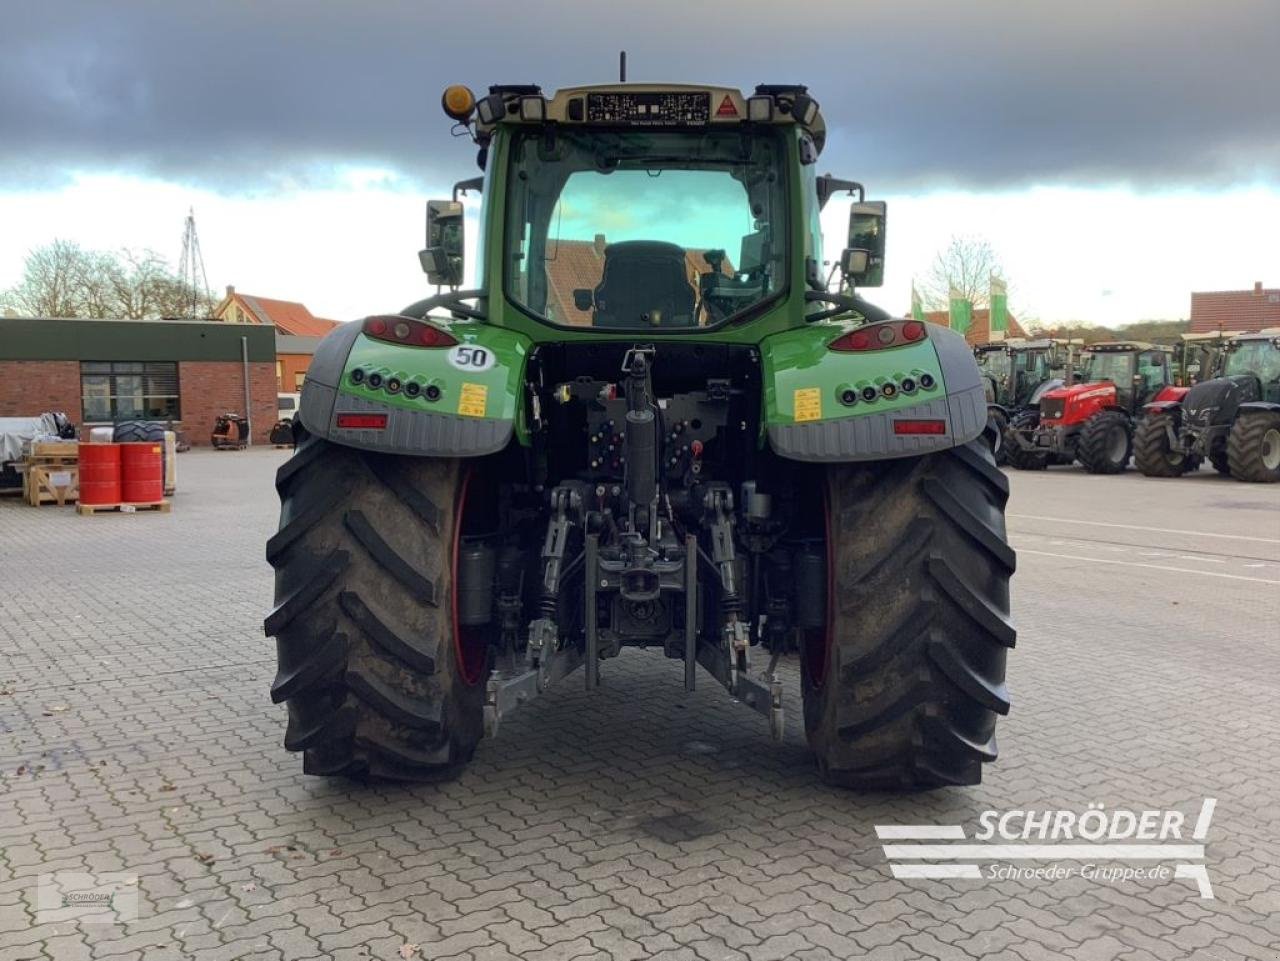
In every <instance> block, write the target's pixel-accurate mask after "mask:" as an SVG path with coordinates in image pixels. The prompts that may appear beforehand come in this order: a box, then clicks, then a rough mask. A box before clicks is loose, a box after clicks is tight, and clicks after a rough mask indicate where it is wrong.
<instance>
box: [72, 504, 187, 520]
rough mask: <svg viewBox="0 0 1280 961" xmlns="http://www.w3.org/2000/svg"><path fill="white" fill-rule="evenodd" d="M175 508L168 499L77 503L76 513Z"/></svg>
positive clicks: (163, 512) (88, 513)
mask: <svg viewBox="0 0 1280 961" xmlns="http://www.w3.org/2000/svg"><path fill="white" fill-rule="evenodd" d="M172 509H173V505H172V504H170V503H169V502H168V501H151V502H149V503H146V504H77V505H76V513H77V514H83V515H85V516H86V517H87V516H89V515H91V514H106V513H109V512H111V511H119V512H120V513H122V514H132V513H134V512H135V511H158V512H159V513H161V514H167V513H169V511H171V510H172Z"/></svg>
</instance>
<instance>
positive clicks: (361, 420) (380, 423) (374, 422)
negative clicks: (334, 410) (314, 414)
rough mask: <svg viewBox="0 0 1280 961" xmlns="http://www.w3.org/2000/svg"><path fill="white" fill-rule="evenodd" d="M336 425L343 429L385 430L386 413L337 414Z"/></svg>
mask: <svg viewBox="0 0 1280 961" xmlns="http://www.w3.org/2000/svg"><path fill="white" fill-rule="evenodd" d="M338 426H339V427H340V428H342V429H343V430H386V429H387V415H386V414H339V415H338Z"/></svg>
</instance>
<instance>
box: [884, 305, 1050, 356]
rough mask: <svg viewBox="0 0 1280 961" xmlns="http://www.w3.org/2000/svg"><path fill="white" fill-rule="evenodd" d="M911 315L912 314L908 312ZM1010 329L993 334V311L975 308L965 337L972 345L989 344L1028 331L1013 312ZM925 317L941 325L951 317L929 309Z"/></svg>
mask: <svg viewBox="0 0 1280 961" xmlns="http://www.w3.org/2000/svg"><path fill="white" fill-rule="evenodd" d="M907 316H908V317H909V316H910V314H907ZM1008 317H1009V329H1008V330H1006V331H1005V332H1004V336H1003V337H992V336H991V311H990V310H988V309H987V308H986V307H975V308H973V318H972V320H971V321H970V324H969V329H968V330H967V331H965V334H964V339H965V340H967V341H968V342H969V345H970V346H971V347H972V346H974V345H976V344H989V343H991V341H992V340H1008V339H1009V338H1011V337H1026V336H1027V332H1026V331H1025V330H1023V329H1022V325H1021V324H1019V323H1018V320H1017V318H1016V317H1014V316H1013V312H1012V311H1009V312H1008ZM924 319H925V320H927V321H928V322H929V323H931V324H937V325H938V326H939V327H949V326H950V325H951V318H950V315H949V314H948V312H947V311H945V310H929V311H925V315H924Z"/></svg>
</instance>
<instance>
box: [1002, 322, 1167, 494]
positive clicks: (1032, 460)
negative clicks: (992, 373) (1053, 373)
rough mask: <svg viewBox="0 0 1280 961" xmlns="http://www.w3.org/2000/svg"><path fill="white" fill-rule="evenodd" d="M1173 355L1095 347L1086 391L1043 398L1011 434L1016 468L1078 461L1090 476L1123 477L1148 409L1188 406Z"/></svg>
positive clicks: (1084, 376)
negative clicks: (1164, 404) (1175, 403)
mask: <svg viewBox="0 0 1280 961" xmlns="http://www.w3.org/2000/svg"><path fill="white" fill-rule="evenodd" d="M1172 361H1173V348H1171V347H1161V346H1157V345H1154V344H1141V343H1134V342H1131V341H1122V342H1115V343H1103V344H1094V345H1093V346H1091V347H1090V348H1089V352H1088V353H1087V354H1086V355H1085V362H1084V369H1083V371H1082V373H1081V379H1080V383H1078V384H1073V385H1072V386H1070V387H1059V388H1058V389H1057V390H1051V391H1048V392H1046V393H1045V394H1043V395H1042V396H1041V398H1040V404H1039V406H1038V407H1037V408H1035V409H1032V410H1029V411H1026V412H1024V413H1022V414H1020V415H1019V416H1017V417H1015V418H1014V419H1013V420H1012V421H1011V422H1010V424H1009V427H1008V429H1007V431H1006V432H1005V448H1006V450H1007V451H1008V456H1009V463H1010V464H1012V465H1013V466H1014V467H1017V468H1019V469H1021V470H1044V468H1046V467H1048V466H1049V465H1050V464H1069V463H1071V462H1072V461H1073V460H1078V461H1079V462H1080V463H1081V465H1082V466H1083V467H1084V469H1085V470H1087V471H1088V472H1089V473H1090V474H1118V473H1120V472H1121V471H1122V470H1124V469H1125V466H1126V465H1127V464H1128V463H1129V457H1130V455H1131V454H1132V453H1133V433H1134V429H1135V427H1136V424H1137V422H1138V420H1139V419H1140V418H1141V417H1142V416H1143V413H1144V410H1143V408H1144V405H1145V404H1149V403H1152V402H1153V401H1164V400H1180V399H1181V398H1182V396H1183V395H1184V394H1186V392H1187V388H1185V387H1175V386H1173V381H1174V374H1173V363H1172Z"/></svg>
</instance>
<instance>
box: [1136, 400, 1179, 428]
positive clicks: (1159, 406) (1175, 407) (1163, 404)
mask: <svg viewBox="0 0 1280 961" xmlns="http://www.w3.org/2000/svg"><path fill="white" fill-rule="evenodd" d="M1142 410H1143V413H1145V414H1147V415H1151V414H1168V415H1169V416H1170V417H1172V418H1173V420H1174V422H1175V423H1176V422H1177V421H1178V420H1180V419H1181V417H1182V401H1180V400H1153V401H1151V402H1150V403H1147V404H1143V405H1142Z"/></svg>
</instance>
